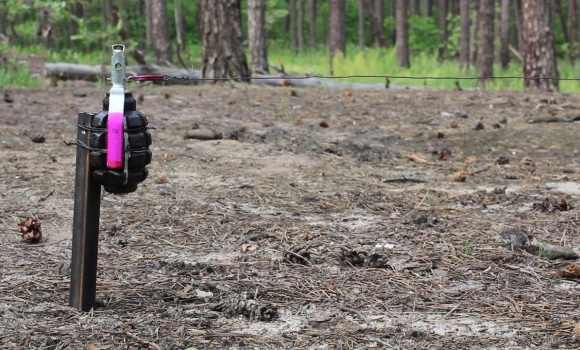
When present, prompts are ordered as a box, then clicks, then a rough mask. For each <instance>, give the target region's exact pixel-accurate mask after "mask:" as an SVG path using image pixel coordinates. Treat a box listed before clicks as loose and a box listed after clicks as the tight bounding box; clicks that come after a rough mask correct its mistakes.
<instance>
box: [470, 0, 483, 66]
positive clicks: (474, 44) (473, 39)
mask: <svg viewBox="0 0 580 350" xmlns="http://www.w3.org/2000/svg"><path fill="white" fill-rule="evenodd" d="M479 1H480V0H475V1H474V6H473V25H472V29H471V33H470V37H469V62H470V63H471V65H472V66H474V67H475V66H476V65H477V53H478V52H479V50H478V48H479V28H480V27H481V21H480V15H479Z"/></svg>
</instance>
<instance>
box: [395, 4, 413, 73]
mask: <svg viewBox="0 0 580 350" xmlns="http://www.w3.org/2000/svg"><path fill="white" fill-rule="evenodd" d="M408 25H409V23H408V20H407V0H397V44H396V45H397V61H398V62H399V67H402V68H410V67H411V63H410V61H409V34H408Z"/></svg>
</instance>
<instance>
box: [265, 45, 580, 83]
mask: <svg viewBox="0 0 580 350" xmlns="http://www.w3.org/2000/svg"><path fill="white" fill-rule="evenodd" d="M328 57H329V53H328V51H327V50H319V51H314V52H306V53H302V54H300V55H297V56H294V55H292V54H291V53H290V52H289V51H288V50H281V49H276V48H273V49H270V52H269V60H270V63H271V64H274V65H277V64H278V60H279V59H280V60H281V61H282V62H283V63H284V67H285V69H286V71H288V72H296V73H300V74H303V73H308V74H317V75H328V74H330V64H329V58H328ZM558 68H559V71H560V76H561V77H562V78H580V71H579V70H578V69H576V68H575V67H573V66H572V65H571V64H570V62H569V61H568V60H560V61H559V62H558ZM334 75H335V76H338V75H390V76H411V77H424V76H430V77H473V78H475V77H477V70H476V69H474V68H473V67H472V68H471V69H469V70H468V71H467V72H465V71H462V70H461V69H460V68H459V64H458V63H457V61H451V60H449V61H444V62H440V61H439V60H438V59H437V57H436V55H429V54H419V55H416V56H414V57H413V58H412V59H411V68H410V69H404V68H400V67H399V66H398V64H397V56H396V50H395V49H367V50H358V49H356V48H349V49H347V55H346V57H342V56H338V57H336V58H335V60H334ZM494 76H495V77H497V78H498V79H494V80H493V81H490V82H489V83H488V84H487V85H486V89H489V90H523V81H522V80H521V79H501V77H509V76H516V77H519V76H523V69H522V66H521V64H520V63H519V62H515V61H512V63H511V64H510V67H509V69H507V70H503V69H501V68H500V67H495V69H494ZM344 81H358V82H367V83H384V82H385V81H384V79H383V78H357V79H344ZM391 83H392V84H397V85H411V86H428V87H434V88H448V89H452V88H454V87H455V80H453V79H452V80H424V79H418V80H415V79H391ZM559 84H560V91H563V92H564V91H565V92H578V91H580V81H560V83H559ZM460 85H461V87H462V88H472V89H473V88H476V87H477V80H476V79H474V80H461V81H460Z"/></svg>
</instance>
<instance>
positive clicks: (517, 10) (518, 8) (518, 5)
mask: <svg viewBox="0 0 580 350" xmlns="http://www.w3.org/2000/svg"><path fill="white" fill-rule="evenodd" d="M522 9H523V6H522V0H514V17H515V21H516V30H517V32H518V33H517V38H518V51H520V52H522V47H523V45H522V43H523V38H522V33H523V29H522V28H523V24H522Z"/></svg>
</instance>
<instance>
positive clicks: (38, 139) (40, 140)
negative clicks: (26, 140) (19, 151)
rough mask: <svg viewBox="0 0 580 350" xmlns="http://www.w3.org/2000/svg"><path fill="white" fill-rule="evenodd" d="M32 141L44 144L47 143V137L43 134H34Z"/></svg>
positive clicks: (31, 137)
mask: <svg viewBox="0 0 580 350" xmlns="http://www.w3.org/2000/svg"><path fill="white" fill-rule="evenodd" d="M30 140H32V142H34V143H44V141H46V137H44V135H43V134H34V135H32V136H30Z"/></svg>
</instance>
